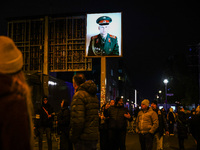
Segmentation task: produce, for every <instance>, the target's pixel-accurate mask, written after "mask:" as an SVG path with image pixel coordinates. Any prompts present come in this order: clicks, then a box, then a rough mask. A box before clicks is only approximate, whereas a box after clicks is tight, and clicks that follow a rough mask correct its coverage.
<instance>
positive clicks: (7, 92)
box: [0, 74, 32, 150]
mask: <svg viewBox="0 0 200 150" xmlns="http://www.w3.org/2000/svg"><path fill="white" fill-rule="evenodd" d="M11 86H12V79H11V77H10V76H6V75H2V74H0V118H1V119H0V149H1V150H30V149H32V148H31V145H30V122H29V115H28V112H27V104H26V98H25V96H23V94H22V91H20V90H19V89H14V90H13V89H12V88H11ZM17 86H19V85H17ZM21 90H23V87H21Z"/></svg>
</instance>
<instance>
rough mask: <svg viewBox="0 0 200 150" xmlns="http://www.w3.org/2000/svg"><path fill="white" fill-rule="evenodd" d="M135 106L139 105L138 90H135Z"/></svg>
mask: <svg viewBox="0 0 200 150" xmlns="http://www.w3.org/2000/svg"><path fill="white" fill-rule="evenodd" d="M135 107H137V90H135Z"/></svg>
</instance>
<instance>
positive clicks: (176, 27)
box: [0, 0, 200, 99]
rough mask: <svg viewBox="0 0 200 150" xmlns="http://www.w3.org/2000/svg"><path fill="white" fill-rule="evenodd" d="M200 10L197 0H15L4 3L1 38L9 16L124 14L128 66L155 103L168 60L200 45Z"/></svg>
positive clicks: (138, 87)
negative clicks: (190, 47)
mask: <svg viewBox="0 0 200 150" xmlns="http://www.w3.org/2000/svg"><path fill="white" fill-rule="evenodd" d="M123 2H124V3H123ZM198 6H199V5H198V3H197V2H196V3H194V2H192V1H190V2H188V3H186V2H185V3H184V2H181V3H178V2H177V3H176V2H174V1H173V2H169V1H160V2H159V3H153V2H152V1H151V2H149V4H148V3H140V4H139V3H135V2H134V1H128V2H125V1H119V0H115V1H114V0H106V1H105V0H101V1H94V0H82V1H79V0H70V1H68V0H65V1H64V0H57V1H55V0H54V1H53V0H48V1H44V0H34V1H16V0H15V1H14V0H12V1H10V0H9V1H4V2H3V4H1V9H0V13H1V15H0V34H1V35H2V34H3V35H6V26H7V24H6V20H5V18H9V17H23V16H37V15H51V14H66V13H70V14H71V13H98V12H122V20H123V24H122V25H123V48H122V49H123V56H124V57H123V58H124V60H125V64H126V66H127V68H128V69H129V71H130V73H131V74H130V76H131V80H132V83H133V85H134V87H135V88H136V89H138V91H140V92H141V93H142V94H143V96H144V97H145V98H150V99H151V98H152V97H153V96H154V95H155V94H156V92H157V90H158V88H159V87H158V86H159V85H160V84H163V83H162V80H163V67H164V65H165V63H166V59H167V58H168V57H169V56H171V55H174V54H178V53H181V52H182V51H183V50H184V48H185V47H186V46H187V45H193V44H198V43H199V42H200V9H199V8H198ZM109 59H115V58H109Z"/></svg>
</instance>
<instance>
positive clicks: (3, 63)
mask: <svg viewBox="0 0 200 150" xmlns="http://www.w3.org/2000/svg"><path fill="white" fill-rule="evenodd" d="M22 67H23V57H22V53H21V51H20V50H19V49H18V48H17V47H16V45H15V43H14V42H13V40H12V39H10V38H9V37H6V36H0V73H3V74H10V73H15V72H17V71H19V70H21V69H22Z"/></svg>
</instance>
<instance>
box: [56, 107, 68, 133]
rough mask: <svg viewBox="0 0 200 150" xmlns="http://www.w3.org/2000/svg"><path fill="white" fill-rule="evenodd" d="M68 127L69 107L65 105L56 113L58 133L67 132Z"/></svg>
mask: <svg viewBox="0 0 200 150" xmlns="http://www.w3.org/2000/svg"><path fill="white" fill-rule="evenodd" d="M69 128H70V111H69V108H67V107H65V108H62V109H61V110H60V112H59V113H58V133H60V132H62V133H66V134H67V135H68V134H69Z"/></svg>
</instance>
